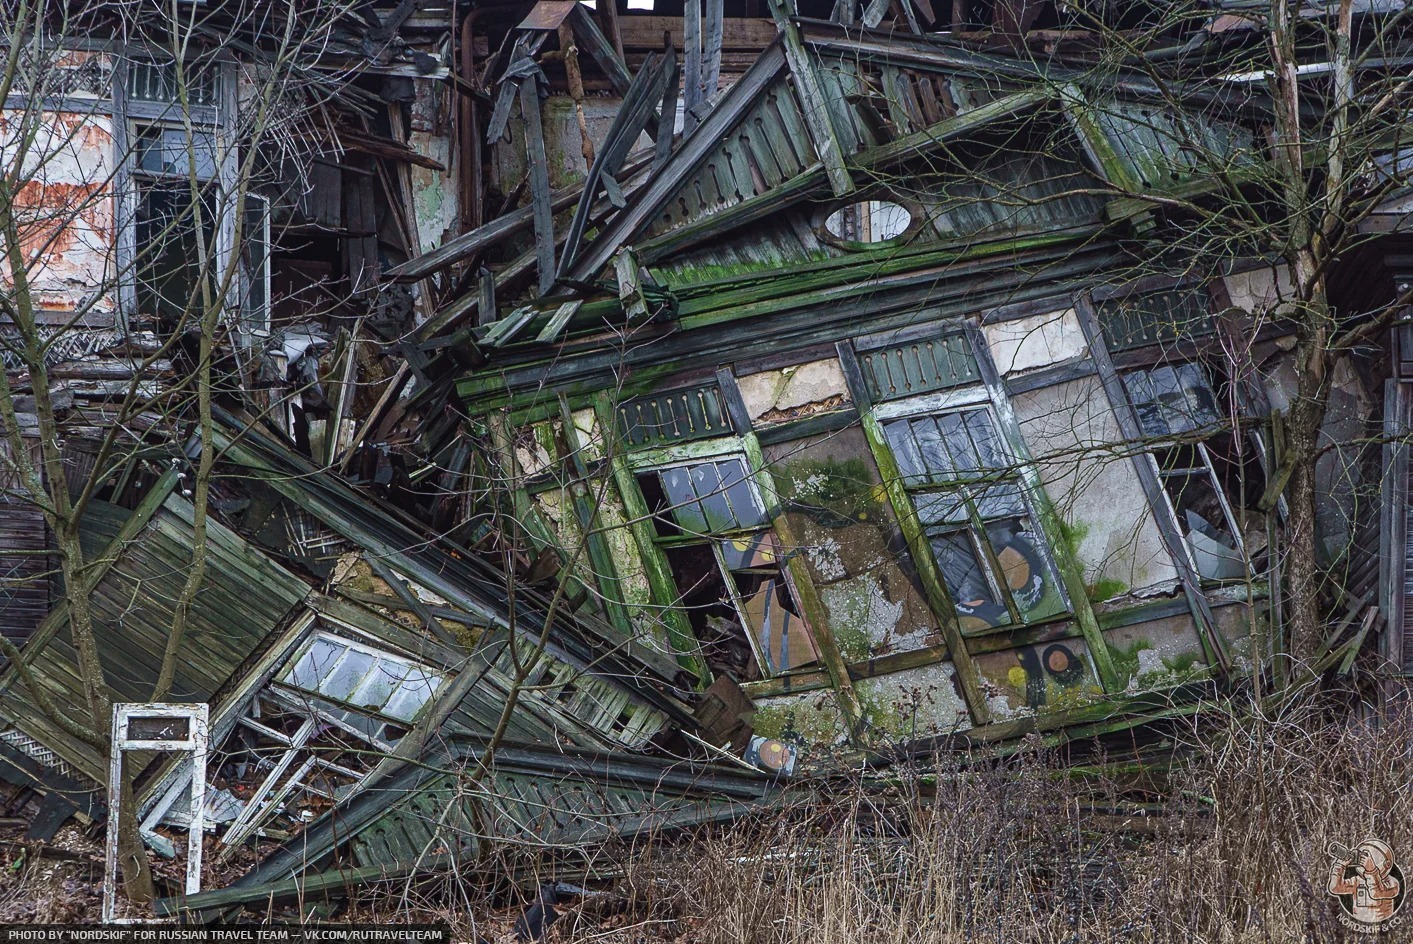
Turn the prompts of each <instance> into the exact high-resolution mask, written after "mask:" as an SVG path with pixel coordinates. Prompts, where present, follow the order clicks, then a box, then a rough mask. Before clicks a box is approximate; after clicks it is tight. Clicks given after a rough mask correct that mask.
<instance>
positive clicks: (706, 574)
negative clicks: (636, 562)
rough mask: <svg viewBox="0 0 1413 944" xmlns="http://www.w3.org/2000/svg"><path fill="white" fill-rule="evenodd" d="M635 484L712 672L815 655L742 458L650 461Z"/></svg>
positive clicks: (749, 675)
mask: <svg viewBox="0 0 1413 944" xmlns="http://www.w3.org/2000/svg"><path fill="white" fill-rule="evenodd" d="M638 484H639V486H640V487H641V488H642V490H643V495H644V497H645V498H646V499H647V501H648V506H649V508H650V509H651V511H652V513H653V522H654V525H655V526H656V528H657V532H658V535H659V544H660V546H661V547H662V550H663V553H664V555H665V556H666V557H667V561H668V564H669V566H670V567H671V569H672V573H673V577H674V578H675V580H676V583H677V589H678V592H679V594H680V605H681V606H682V607H683V609H685V610H686V612H687V614H688V618H689V619H690V620H691V623H692V627H693V630H694V631H695V633H696V635H697V639H698V640H699V641H700V642H701V644H702V650H703V653H704V655H705V658H706V660H707V663H708V665H710V666H711V668H712V671H714V672H717V673H723V672H725V673H728V674H730V675H732V676H733V677H735V678H736V679H737V680H739V681H748V680H751V679H756V678H760V677H761V675H762V674H764V675H777V674H779V673H781V672H786V671H789V670H790V669H795V668H799V667H801V666H805V665H810V664H813V663H814V662H816V661H818V659H819V652H818V650H817V649H816V648H815V643H814V635H813V633H812V632H811V631H810V628H809V625H808V623H807V622H806V621H805V619H804V616H803V613H802V611H801V609H800V606H799V602H798V598H797V596H796V594H795V591H794V588H793V586H792V585H791V583H790V576H789V573H788V571H787V569H786V568H785V566H784V564H785V555H784V553H783V552H782V549H781V548H780V546H779V544H778V542H777V541H776V539H775V535H774V534H773V533H772V532H771V531H770V530H769V526H770V519H769V517H768V516H767V515H766V511H765V505H764V503H763V502H762V501H761V499H760V496H759V495H758V494H757V492H756V489H755V486H754V485H753V484H752V483H751V480H750V476H749V473H748V472H747V469H746V464H745V462H744V461H743V460H741V459H740V458H737V457H726V458H720V459H712V460H707V461H703V462H697V463H693V464H691V465H679V466H671V467H669V468H665V469H655V470H653V471H651V472H643V473H641V474H640V475H639V476H638Z"/></svg>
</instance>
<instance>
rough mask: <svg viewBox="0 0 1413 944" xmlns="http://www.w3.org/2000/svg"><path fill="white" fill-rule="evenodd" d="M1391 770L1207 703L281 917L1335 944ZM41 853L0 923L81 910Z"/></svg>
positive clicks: (562, 938)
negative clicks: (1156, 725)
mask: <svg viewBox="0 0 1413 944" xmlns="http://www.w3.org/2000/svg"><path fill="white" fill-rule="evenodd" d="M1410 776H1413V726H1411V725H1409V724H1407V723H1406V722H1399V723H1395V724H1391V725H1387V726H1384V727H1379V728H1376V727H1372V726H1365V725H1362V724H1350V723H1348V722H1346V721H1344V720H1341V719H1339V718H1337V717H1336V716H1335V714H1334V713H1333V712H1331V711H1329V710H1328V706H1320V705H1315V704H1309V703H1307V704H1304V705H1302V706H1300V707H1298V708H1292V709H1288V710H1286V711H1284V712H1282V713H1279V714H1276V715H1274V716H1266V717H1251V716H1249V715H1244V714H1242V715H1239V714H1238V713H1237V712H1236V710H1235V708H1234V707H1233V706H1230V705H1228V706H1214V707H1213V709H1212V710H1210V711H1207V712H1204V713H1203V714H1202V715H1201V717H1200V718H1199V719H1198V720H1194V721H1190V722H1188V723H1187V724H1186V725H1185V726H1182V727H1173V728H1170V729H1168V730H1167V731H1165V732H1163V733H1162V737H1161V739H1160V740H1159V741H1158V742H1155V743H1150V744H1147V745H1145V746H1144V747H1143V748H1142V749H1140V750H1138V751H1136V752H1135V751H1133V750H1129V751H1125V752H1124V753H1123V755H1122V756H1121V755H1120V753H1119V752H1118V751H1117V750H1111V751H1110V752H1109V753H1103V752H1097V753H1096V752H1095V751H1094V750H1093V749H1092V748H1091V746H1089V745H1072V746H1071V747H1069V748H1065V749H1060V748H1055V747H1046V746H1043V745H1040V744H1038V743H1035V744H1031V745H1029V746H1028V749H1027V750H1025V751H1023V752H1021V753H1019V754H1016V755H1014V756H1012V757H1010V758H1007V759H995V758H987V757H982V756H975V757H966V758H963V757H953V758H951V759H946V760H942V761H941V762H940V763H939V764H938V765H936V766H935V767H932V768H931V769H930V770H928V771H926V772H924V771H923V769H922V768H917V769H913V770H891V771H874V772H872V773H870V774H869V775H868V776H867V777H863V776H854V777H851V778H835V779H830V780H826V781H816V782H812V783H810V784H808V785H807V786H803V787H801V788H800V789H801V791H804V790H808V791H809V793H808V794H807V795H806V794H803V793H802V802H800V803H799V804H797V805H796V806H795V807H794V808H793V812H792V813H790V814H789V815H786V814H779V815H775V816H761V817H757V818H755V819H753V820H747V821H744V822H741V821H738V822H737V823H735V824H733V825H732V826H730V827H729V828H725V829H716V830H705V831H699V832H697V833H695V834H692V835H689V836H676V837H665V836H663V837H654V838H652V839H649V840H645V841H641V842H639V843H637V844H635V845H633V846H631V847H627V846H625V847H622V848H619V849H616V850H603V851H601V852H600V853H599V854H598V856H597V857H596V858H595V860H594V861H593V863H592V875H591V876H590V878H589V880H588V881H585V877H584V875H583V874H582V873H579V874H571V873H567V872H563V871H560V872H555V871H554V869H553V868H552V867H551V866H550V865H549V864H548V863H547V862H545V863H540V864H539V866H538V868H536V867H534V866H531V867H530V868H528V869H527V868H526V867H525V866H524V865H523V863H522V865H521V868H520V869H519V870H518V871H519V872H520V874H521V875H522V877H523V880H522V882H521V883H520V885H519V886H517V887H508V886H506V885H504V884H493V885H484V886H483V885H478V884H477V883H475V882H474V881H472V880H469V879H468V878H467V877H466V876H464V875H463V876H461V877H460V878H453V877H448V876H442V877H439V878H437V879H435V880H432V881H430V882H425V881H424V882H422V883H419V884H417V885H408V884H403V883H398V884H397V885H395V886H392V887H386V888H384V889H382V890H381V891H380V892H378V893H377V895H376V896H375V897H360V898H359V900H358V902H357V903H356V904H350V905H349V906H348V907H347V908H345V909H344V910H342V911H338V912H328V911H324V910H314V911H311V910H310V909H311V908H312V907H313V904H312V903H306V905H305V908H304V910H303V913H304V914H306V915H307V916H310V917H320V918H322V917H330V916H331V917H334V918H335V919H336V920H340V921H427V920H434V921H445V922H447V923H448V924H449V925H450V926H451V927H452V929H453V930H454V932H455V936H454V939H455V940H470V941H477V940H485V941H490V942H497V944H498V942H500V941H511V940H516V939H517V931H516V927H517V924H519V925H520V926H521V927H522V930H524V929H526V927H527V920H526V919H527V915H529V916H530V920H529V921H528V927H529V928H530V929H535V930H538V929H540V928H543V933H544V937H545V939H546V940H549V941H552V942H554V941H559V942H569V941H583V942H589V941H594V942H605V944H610V942H615V944H616V942H623V944H628V942H633V944H637V942H657V941H682V942H692V944H793V942H810V944H817V942H822V944H833V942H845V941H848V942H855V941H869V942H879V944H893V942H898V944H903V942H914V941H917V942H923V941H926V942H948V944H950V942H964V941H965V942H1027V944H1052V942H1053V944H1078V942H1090V941H1102V942H1160V944H1161V942H1187V941H1203V942H1209V941H1210V942H1253V944H1254V942H1282V944H1283V942H1306V941H1308V942H1321V944H1323V942H1328V941H1339V940H1345V939H1351V940H1352V939H1354V938H1355V935H1353V934H1352V933H1351V932H1348V931H1346V930H1344V929H1343V928H1342V927H1341V926H1340V925H1339V923H1338V921H1337V914H1338V906H1337V903H1336V901H1335V899H1334V898H1332V897H1331V896H1330V895H1328V894H1327V892H1326V890H1325V889H1326V882H1327V880H1328V875H1329V871H1330V867H1331V865H1332V860H1331V856H1330V854H1329V852H1328V851H1327V849H1328V848H1329V847H1330V846H1331V844H1336V843H1338V844H1343V845H1346V846H1351V845H1353V844H1355V843H1357V842H1359V841H1360V840H1362V839H1365V838H1367V837H1370V836H1373V837H1377V838H1380V839H1382V840H1384V841H1385V842H1387V843H1388V844H1389V845H1390V846H1391V847H1392V848H1393V850H1394V852H1395V854H1396V855H1400V856H1401V855H1405V854H1406V850H1410V849H1413V793H1410V792H1409V791H1408V790H1407V789H1406V785H1407V783H1408V781H1409V779H1410ZM56 844H58V845H59V846H61V847H62V848H63V849H65V850H67V851H64V852H60V853H58V855H63V856H66V858H64V859H58V858H55V853H53V852H45V853H42V854H36V852H35V851H34V850H29V851H20V847H19V846H18V845H7V846H5V847H4V865H5V867H4V869H3V879H0V921H6V922H9V921H20V920H25V921H35V920H79V919H82V918H83V917H84V915H85V914H86V912H87V911H88V910H96V904H97V889H96V887H93V886H91V885H89V884H88V878H87V877H88V876H91V878H92V879H93V880H96V878H97V874H98V873H97V871H96V869H93V870H90V869H89V867H88V866H87V865H85V863H84V862H83V861H81V860H82V858H83V857H82V855H79V854H77V853H75V852H74V851H73V850H74V849H79V850H81V849H85V848H89V849H91V848H93V847H92V846H91V845H86V844H85V840H84V839H83V838H82V836H81V835H80V834H79V831H78V830H77V829H75V828H73V827H70V828H69V829H66V830H65V831H64V833H62V834H61V835H60V837H59V838H58V839H57V840H56ZM70 847H73V849H70ZM76 855H77V857H76V858H75V857H73V856H76ZM502 865H503V864H502ZM495 871H496V872H498V873H499V874H501V875H504V874H505V872H504V870H503V869H497V870H495ZM555 881H561V882H569V883H580V882H582V883H584V886H585V891H586V892H587V894H583V895H577V894H562V895H561V896H559V898H558V900H557V901H555V902H554V904H553V905H552V907H553V909H554V915H556V916H557V919H556V918H555V917H551V918H550V920H549V921H548V922H544V921H543V920H542V919H541V918H540V917H539V916H538V915H535V914H531V910H532V909H533V906H534V901H535V899H536V897H537V895H538V894H539V893H538V892H537V889H540V888H543V887H544V886H545V884H546V883H551V882H555ZM300 913H301V912H300V910H299V909H293V910H290V911H287V912H283V913H280V914H279V915H277V916H278V917H282V918H285V919H289V918H294V919H298V917H299V915H300Z"/></svg>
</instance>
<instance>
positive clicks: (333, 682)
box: [319, 649, 373, 701]
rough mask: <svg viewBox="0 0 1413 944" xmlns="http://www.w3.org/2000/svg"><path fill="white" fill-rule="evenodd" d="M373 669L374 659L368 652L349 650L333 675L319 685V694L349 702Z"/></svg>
mask: <svg viewBox="0 0 1413 944" xmlns="http://www.w3.org/2000/svg"><path fill="white" fill-rule="evenodd" d="M372 667H373V657H372V656H371V655H369V654H368V653H366V652H360V651H358V650H356V649H352V650H349V653H348V655H347V656H345V657H344V660H343V661H342V662H340V663H339V666H338V668H336V669H334V672H333V674H332V675H330V676H328V677H327V678H325V679H323V680H322V681H321V682H320V683H319V693H320V694H322V695H328V696H329V697H330V698H337V699H338V700H339V701H348V700H349V696H350V695H352V694H353V693H354V691H355V690H357V688H358V684H359V683H360V682H362V681H363V677H364V676H365V675H367V674H368V670H369V669H371V668H372Z"/></svg>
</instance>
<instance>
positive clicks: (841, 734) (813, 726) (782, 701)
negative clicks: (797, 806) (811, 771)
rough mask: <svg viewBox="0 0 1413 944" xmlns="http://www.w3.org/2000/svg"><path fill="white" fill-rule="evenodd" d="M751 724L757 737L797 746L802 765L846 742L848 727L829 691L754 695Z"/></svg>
mask: <svg viewBox="0 0 1413 944" xmlns="http://www.w3.org/2000/svg"><path fill="white" fill-rule="evenodd" d="M751 727H752V729H753V730H754V732H755V733H756V734H758V735H760V736H761V737H767V738H774V739H775V740H778V741H785V742H786V743H789V744H794V745H796V746H797V747H799V748H800V749H801V750H800V763H801V765H802V766H803V767H805V768H809V767H810V766H812V762H815V763H817V762H819V761H820V760H822V758H821V756H820V755H821V754H822V753H823V752H825V751H828V750H831V749H835V748H842V747H844V746H845V745H846V744H847V743H848V734H847V731H848V726H847V725H846V724H845V723H844V717H843V715H842V714H841V713H840V711H839V702H838V699H837V698H836V697H835V695H834V692H833V690H825V691H815V692H803V693H800V694H797V695H779V696H776V697H773V698H757V699H756V700H755V714H754V716H753V717H752V719H751Z"/></svg>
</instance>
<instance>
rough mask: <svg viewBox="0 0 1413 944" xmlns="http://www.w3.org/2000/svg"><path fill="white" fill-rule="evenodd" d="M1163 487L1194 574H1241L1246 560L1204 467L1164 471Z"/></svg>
mask: <svg viewBox="0 0 1413 944" xmlns="http://www.w3.org/2000/svg"><path fill="white" fill-rule="evenodd" d="M1163 487H1164V489H1165V490H1166V491H1167V493H1168V497H1169V498H1170V499H1171V500H1172V503H1173V511H1174V512H1175V513H1176V514H1177V520H1178V527H1179V528H1180V529H1181V531H1182V533H1183V535H1184V536H1185V537H1186V538H1187V545H1188V548H1189V549H1190V550H1191V551H1192V563H1193V566H1194V567H1196V569H1197V573H1198V575H1199V576H1201V577H1202V578H1203V579H1204V580H1231V579H1235V578H1239V577H1242V576H1244V575H1245V573H1246V559H1245V556H1244V555H1243V554H1242V552H1241V548H1240V545H1239V544H1238V543H1237V540H1236V538H1235V532H1236V528H1235V526H1234V524H1233V522H1232V521H1231V519H1230V517H1229V516H1228V514H1227V510H1226V507H1225V505H1224V504H1223V502H1222V499H1221V496H1220V495H1219V494H1218V492H1217V488H1216V485H1215V484H1213V482H1212V477H1211V474H1210V473H1209V472H1208V471H1207V469H1206V467H1205V466H1203V467H1202V468H1200V469H1194V470H1189V471H1181V472H1168V473H1166V474H1164V475H1163Z"/></svg>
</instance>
